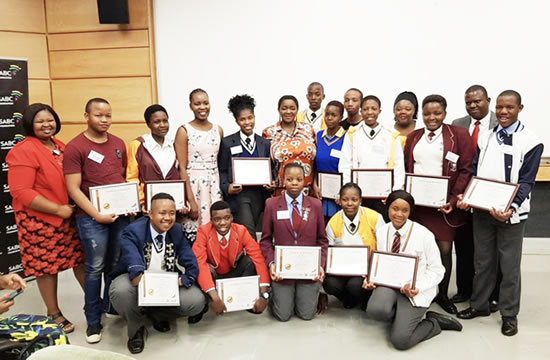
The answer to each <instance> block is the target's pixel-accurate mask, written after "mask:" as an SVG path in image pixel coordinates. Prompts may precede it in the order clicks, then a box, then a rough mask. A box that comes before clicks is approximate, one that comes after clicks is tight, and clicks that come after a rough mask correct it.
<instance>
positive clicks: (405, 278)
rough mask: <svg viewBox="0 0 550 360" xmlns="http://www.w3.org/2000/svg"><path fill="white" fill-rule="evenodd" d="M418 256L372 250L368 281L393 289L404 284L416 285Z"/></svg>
mask: <svg viewBox="0 0 550 360" xmlns="http://www.w3.org/2000/svg"><path fill="white" fill-rule="evenodd" d="M417 269H418V256H412V255H406V254H395V253H390V252H382V251H373V252H372V258H371V264H370V269H369V281H370V282H372V283H374V284H376V285H379V286H385V287H390V288H394V289H401V288H402V287H403V286H405V285H406V284H410V286H411V288H414V287H415V285H416V272H417Z"/></svg>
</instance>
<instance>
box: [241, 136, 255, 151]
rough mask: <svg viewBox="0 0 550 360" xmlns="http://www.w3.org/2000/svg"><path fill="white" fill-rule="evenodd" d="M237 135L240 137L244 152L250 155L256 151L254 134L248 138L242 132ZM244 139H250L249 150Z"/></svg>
mask: <svg viewBox="0 0 550 360" xmlns="http://www.w3.org/2000/svg"><path fill="white" fill-rule="evenodd" d="M239 135H241V144H242V146H243V148H246V150H248V152H249V153H251V154H252V153H253V152H254V150H255V149H256V139H255V138H254V133H252V135H250V136H247V135H245V134H244V133H243V132H242V131H239ZM246 139H250V147H251V148H250V149H249V148H248V147H247V146H246Z"/></svg>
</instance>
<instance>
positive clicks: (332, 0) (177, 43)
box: [154, 0, 550, 155]
mask: <svg viewBox="0 0 550 360" xmlns="http://www.w3.org/2000/svg"><path fill="white" fill-rule="evenodd" d="M549 10H550V3H549V2H548V1H544V0H540V1H537V0H524V1H522V2H519V1H514V0H483V1H481V0H461V1H452V2H451V1H444V0H416V1H411V0H387V1H373V0H293V1H291V0H270V1H268V0H200V1H197V0H156V1H155V4H154V12H155V41H156V60H157V73H158V85H159V99H160V102H161V104H163V105H165V106H166V107H167V109H168V111H169V113H170V118H171V121H172V123H173V124H174V125H173V126H172V130H175V127H176V125H179V124H181V123H183V122H187V121H190V120H192V113H191V111H190V110H189V107H188V94H189V92H190V91H191V90H192V89H194V88H196V87H201V88H203V89H205V90H206V91H207V92H208V93H209V95H210V101H211V104H212V110H211V118H210V119H211V121H213V122H217V123H219V124H221V125H222V126H223V128H224V130H225V132H226V134H229V133H231V132H234V131H236V129H237V127H236V125H235V123H234V121H233V118H232V116H231V115H230V114H229V112H228V111H227V101H228V100H229V98H230V97H231V96H233V95H235V94H241V93H248V94H251V95H253V96H254V97H255V98H256V102H257V109H256V131H257V132H261V129H263V128H264V127H266V126H268V125H271V124H273V123H274V122H276V121H277V119H278V113H277V109H276V108H277V101H278V99H279V97H280V96H281V95H283V94H293V95H296V96H297V97H298V100H299V101H300V108H304V107H305V106H307V101H306V99H305V93H306V87H307V85H308V84H309V83H310V82H312V81H320V82H321V83H323V84H324V85H325V92H326V95H327V97H326V100H327V101H328V100H333V99H336V100H340V101H342V97H343V94H344V92H345V91H346V90H347V89H348V88H350V87H358V88H360V89H361V90H362V91H363V93H364V94H365V95H367V94H375V95H377V96H378V97H379V98H380V99H381V100H382V109H383V111H382V114H381V118H380V119H379V120H381V122H382V123H384V124H387V125H388V126H391V125H392V123H393V120H392V105H393V101H394V99H395V96H396V95H397V94H398V93H399V92H401V91H403V90H411V91H414V92H415V93H416V94H417V96H418V98H419V100H420V101H422V98H423V97H424V96H426V95H429V94H433V93H438V94H441V95H443V96H445V97H446V98H447V101H448V103H449V106H448V109H447V111H448V116H447V121H448V122H450V121H451V120H453V119H454V118H457V117H459V116H463V115H465V110H464V100H463V94H464V90H465V89H466V88H467V87H468V86H470V85H472V84H475V83H479V84H482V85H484V86H485V87H486V88H487V90H488V91H489V95H490V96H491V97H492V99H493V101H492V103H491V109H494V102H495V100H496V97H497V95H498V93H499V92H500V91H502V90H505V89H515V90H517V91H519V92H520V93H521V95H522V97H523V103H524V105H525V109H524V111H523V112H522V114H521V117H520V119H522V121H523V122H524V123H526V124H527V125H528V126H529V127H531V128H533V129H534V130H536V131H537V132H538V133H539V134H540V136H541V137H542V138H543V141H544V143H545V145H546V149H545V154H547V155H550V125H549V123H550V119H548V111H547V108H548V107H547V103H548V102H549V100H550V71H549V69H548V66H550V51H549V44H550V42H549V40H548V35H549V34H550V22H549V21H548V20H547V16H548V13H549Z"/></svg>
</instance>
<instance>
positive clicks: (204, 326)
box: [10, 255, 550, 360]
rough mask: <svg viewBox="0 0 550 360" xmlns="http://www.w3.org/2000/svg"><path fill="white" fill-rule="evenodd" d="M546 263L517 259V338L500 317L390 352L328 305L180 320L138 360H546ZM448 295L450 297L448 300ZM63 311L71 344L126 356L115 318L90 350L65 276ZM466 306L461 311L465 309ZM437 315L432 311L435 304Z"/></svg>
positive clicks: (355, 319) (19, 309) (27, 303)
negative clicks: (504, 329)
mask: <svg viewBox="0 0 550 360" xmlns="http://www.w3.org/2000/svg"><path fill="white" fill-rule="evenodd" d="M549 276H550V256H548V255H544V256H542V255H525V256H524V257H523V297H522V310H521V313H520V316H519V334H518V335H516V336H513V337H505V336H503V335H501V334H500V316H499V315H498V314H493V315H492V316H490V317H486V318H478V319H474V320H469V321H462V323H463V325H464V330H463V331H462V332H461V333H457V332H443V333H442V334H441V335H440V336H437V337H435V338H433V339H431V340H429V341H426V342H424V343H421V344H420V345H418V346H416V347H415V348H413V349H411V350H408V351H406V352H400V351H397V350H394V349H393V348H392V346H391V344H390V343H389V340H388V336H387V333H388V331H387V330H388V325H387V324H384V323H379V322H375V321H373V320H370V319H368V318H367V317H366V315H365V314H364V313H363V312H361V311H359V310H358V309H355V310H345V309H343V308H342V307H341V306H340V305H339V303H337V302H336V301H334V299H332V300H333V301H332V302H331V307H330V309H329V312H328V313H327V314H325V315H322V316H318V317H316V318H315V319H314V320H312V321H309V322H306V321H302V320H299V319H292V320H291V321H289V322H287V323H280V322H278V321H276V320H274V319H273V318H272V317H271V316H270V315H269V314H267V313H264V314H262V315H259V316H258V315H252V314H249V313H247V312H239V313H231V314H226V315H224V316H221V317H218V318H216V317H215V316H213V315H212V314H211V313H209V314H207V315H206V316H205V317H204V319H203V321H202V322H200V323H198V324H196V325H192V326H189V325H188V324H187V320H186V319H179V320H178V321H177V322H176V323H173V324H172V331H171V332H169V333H165V334H161V333H158V332H156V331H155V330H154V329H152V327H150V328H149V329H148V338H147V342H146V344H145V350H144V352H143V353H142V354H140V355H137V356H136V358H138V359H158V360H160V359H186V360H191V359H220V358H225V359H231V360H245V359H246V360H248V359H262V360H268V359H278V360H280V359H336V360H339V359H344V358H346V359H347V358H349V359H359V358H361V359H367V358H370V359H383V360H390V359H402V358H404V357H405V356H407V359H422V360H426V359H436V358H437V359H445V360H452V359H461V360H464V359H468V360H470V359H495V360H496V359H505V360H509V359H529V360H536V359H550V325H549V323H550V311H549V310H548V308H547V306H548V304H549V298H550V290H548V284H549V282H548V278H549ZM453 293H454V290H451V294H453ZM60 299H61V305H62V310H63V312H64V313H65V315H67V317H68V318H69V319H71V321H73V322H74V323H75V325H76V326H77V330H76V331H75V332H74V333H73V334H71V335H70V341H71V343H73V344H76V345H82V346H90V347H93V348H94V349H105V350H111V351H115V352H120V353H123V354H129V353H128V351H127V349H126V341H127V337H126V327H125V324H124V322H123V321H122V320H120V319H105V320H104V322H103V324H104V327H105V328H104V333H103V340H102V341H101V343H99V344H96V345H88V344H86V341H85V339H84V332H85V330H86V325H85V320H84V315H83V313H82V310H81V309H82V306H83V294H82V292H81V290H80V288H79V287H78V285H77V283H76V281H75V280H74V278H72V274H71V272H65V273H63V274H62V275H61V276H60ZM465 306H466V304H461V306H460V308H464V307H465ZM432 308H434V309H435V310H436V311H437V310H438V307H437V305H433V306H432ZM44 312H45V309H44V306H43V305H42V301H41V299H40V296H39V293H38V289H37V287H36V283H35V282H32V283H31V284H30V285H29V289H28V290H27V291H26V292H25V293H24V294H23V295H21V296H20V297H18V298H17V304H16V305H15V306H14V307H13V308H12V311H10V313H36V314H43V313H44Z"/></svg>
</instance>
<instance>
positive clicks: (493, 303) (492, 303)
mask: <svg viewBox="0 0 550 360" xmlns="http://www.w3.org/2000/svg"><path fill="white" fill-rule="evenodd" d="M489 311H490V312H492V313H496V312H497V311H498V301H496V300H491V301H489Z"/></svg>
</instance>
